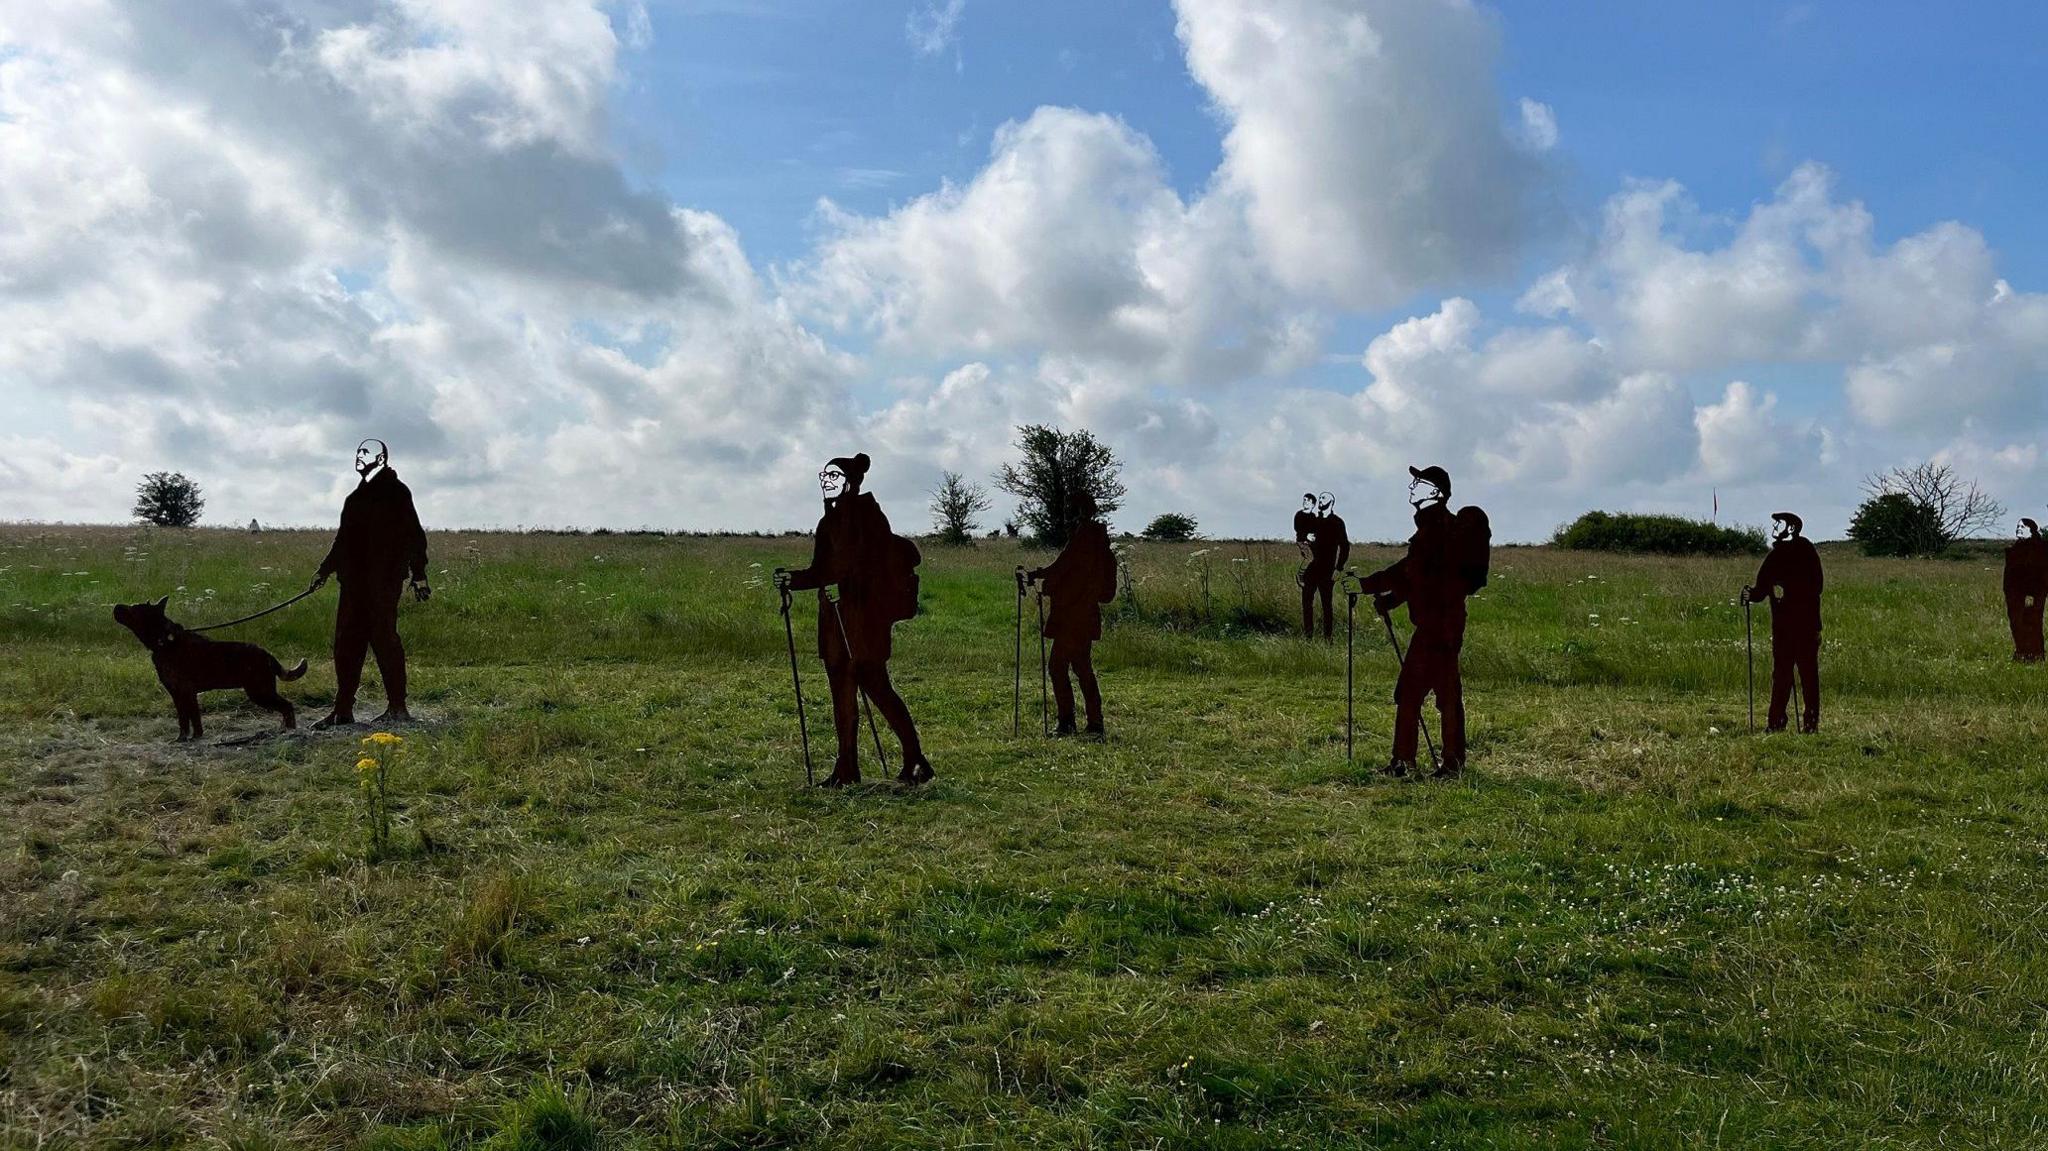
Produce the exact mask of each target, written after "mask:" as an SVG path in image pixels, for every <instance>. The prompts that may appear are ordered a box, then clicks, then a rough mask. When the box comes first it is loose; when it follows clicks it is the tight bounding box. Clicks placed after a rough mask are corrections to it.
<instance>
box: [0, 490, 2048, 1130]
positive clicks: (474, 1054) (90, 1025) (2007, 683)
mask: <svg viewBox="0 0 2048 1151" xmlns="http://www.w3.org/2000/svg"><path fill="white" fill-rule="evenodd" d="M324 544H325V541H324V539H323V538H320V537H318V536H315V535H312V534H300V533H266V534H263V535H260V536H250V535H245V534H241V533H226V532H196V533H147V532H136V531H130V530H125V529H41V528H21V527H17V528H5V529H0V723H4V725H5V733H4V734H0V812H4V814H0V1146H7V1147H15V1146H19V1147H34V1146H138V1147H139V1146H175V1145H180V1144H190V1145H199V1146H227V1147H249V1148H256V1147H301V1146H302V1147H334V1146H363V1147H378V1148H443V1147H463V1146H488V1147H519V1148H527V1147H584V1146H607V1147H698V1146H731V1147H754V1146H777V1145H807V1146H834V1147H868V1146H967V1145H975V1146H987V1145H998V1146H1023V1145H1062V1146H1103V1147H1110V1146H1171V1147H1187V1146H1194V1147H1268V1146H1279V1147H1288V1146H1295V1147H1343V1146H1359V1147H1367V1146H1370V1147H1418V1148H1419V1147H1430V1146H1438V1147H1444V1146H1475V1147H1501V1148H1508V1147H1516V1148H1520V1147H1579V1146H1599V1147H1712V1146H1728V1147H1736V1146H1803V1147H1828V1148H1835V1147H1845V1146H1902V1147H1903V1146H1968V1147H2016V1148H2017V1147H2030V1146H2039V1145H2041V1144H2042V1142H2043V1141H2044V1139H2048V1120H2044V1118H2043V1116H2044V1115H2048V1039H2044V1038H2043V1036H2044V1033H2048V1032H2044V1026H2043V1025H2044V1021H2048V1020H2044V1013H2048V1008H2044V1004H2048V955H2044V950H2048V948H2044V938H2043V927H2042V919H2041V916H2042V912H2043V909H2044V907H2048V879H2044V876H2048V870H2044V865H2048V819H2044V815H2048V770H2044V764H2043V758H2042V755H2041V753H2040V746H2041V739H2042V736H2043V732H2044V723H2043V719H2042V704H2043V702H2044V700H2048V686H2044V681H2043V678H2042V674H2041V671H2040V669H2038V668H2027V667H2017V666H2014V665H2012V664H2011V663H2009V662H2008V661H2007V659H2006V655H2007V652H2008V646H2007V641H2006V639H2005V636H2004V630H2003V618H2002V614H2001V612H2000V603H1999V599H1998V575H1997V572H1996V571H1995V570H1989V569H1987V568H1986V567H1985V565H1984V564H1983V563H1981V562H1970V563H1958V562H1943V561H1874V560H1864V559H1859V558H1855V557H1853V556H1850V555H1847V554H1843V553H1838V552H1835V551H1833V550H1830V551H1829V552H1828V554H1827V557H1826V558H1827V562H1828V564H1829V568H1828V576H1829V584H1828V586H1829V597H1828V607H1827V640H1826V648H1825V650H1824V653H1823V657H1822V658H1823V668H1824V673H1825V675H1826V677H1827V683H1828V699H1827V712H1826V716H1825V719H1824V731H1823V734H1821V735H1820V736H1818V737H1813V738H1800V737H1773V738H1768V739H1766V738H1756V739H1751V738H1749V737H1748V736H1747V735H1746V734H1745V733H1744V731H1743V728H1744V723H1745V717H1744V703H1743V693H1742V688H1743V663H1742V654H1743V653H1742V621H1741V614H1740V613H1741V609H1740V608H1739V607H1738V606H1736V604H1735V602H1734V593H1735V590H1736V589H1737V588H1739V587H1740V586H1741V584H1742V583H1743V582H1744V581H1745V579H1746V577H1747V575H1748V574H1749V571H1750V567H1751V565H1750V563H1749V562H1748V561H1743V560H1729V561H1721V560H1671V559H1649V558H1640V559H1639V558H1621V557H1605V556H1603V557H1591V556H1587V555H1584V554H1572V553H1554V552H1551V551H1548V550H1546V549H1502V550H1501V551H1499V552H1498V553H1497V554H1496V557H1495V578H1494V581H1493V583H1492V585H1491V586H1490V587H1489V588H1488V589H1487V590H1486V592H1484V593H1483V594H1482V596H1481V597H1479V598H1478V599H1477V600H1476V601H1475V602H1474V605H1473V623H1472V627H1471V632H1470V639H1469V645H1468V660H1467V691H1468V698H1469V701H1470V707H1471V711H1472V729H1473V737H1474V752H1473V755H1474V759H1473V770H1472V772H1471V773H1470V776H1469V778H1468V779H1466V780H1465V781H1462V782H1459V783H1456V784H1419V783H1390V782H1385V781H1382V780H1380V779H1378V778H1376V777H1374V776H1373V775H1372V774H1371V773H1370V771H1369V770H1367V766H1368V765H1369V764H1370V763H1371V762H1373V760H1374V759H1375V758H1376V757H1378V756H1380V755H1383V754H1384V745H1385V741H1386V736H1387V724H1388V720H1389V718H1390V717H1389V714H1388V712H1389V711H1390V708H1389V706H1388V705H1387V703H1386V696H1387V692H1388V690H1389V688H1390V685H1391V680H1392V672H1393V666H1392V657H1391V654H1390V653H1389V652H1388V651H1387V650H1386V647H1385V642H1384V639H1383V638H1378V637H1376V636H1375V635H1374V633H1373V631H1372V630H1370V628H1369V627H1368V626H1366V625H1369V624H1371V625H1373V626H1376V623H1375V622H1374V621H1372V620H1371V619H1369V618H1365V619H1361V620H1360V621H1359V623H1360V625H1361V627H1360V631H1359V633H1358V639H1359V643H1358V649H1357V659H1358V664H1357V666H1358V673H1359V681H1358V701H1359V717H1360V731H1359V745H1360V750H1361V757H1360V762H1359V763H1358V764H1355V765H1354V764H1348V763H1347V762H1346V761H1345V759H1344V755H1343V738H1342V737H1343V732H1342V726H1341V724H1342V717H1343V702H1344V701H1343V697H1342V686H1343V667H1344V664H1343V648H1342V645H1341V636H1340V644H1339V645H1338V646H1336V647H1335V648H1325V647H1322V646H1320V645H1308V644H1304V643H1303V642H1301V641H1300V640H1299V639H1298V638H1295V637H1293V636H1291V635H1289V634H1287V630H1286V629H1287V628H1289V627H1290V626H1291V625H1292V621H1293V619H1294V617H1295V614H1296V612H1297V611H1298V604H1297V603H1296V601H1295V598H1294V596H1295V593H1294V589H1293V585H1292V574H1293V556H1292V549H1291V548H1288V547H1285V546H1283V545H1264V546H1262V545H1258V544H1251V545H1229V544H1217V545H1202V544H1193V545H1187V546H1178V545H1138V546H1137V548H1136V550H1135V551H1134V552H1133V553H1132V559H1131V562H1132V567H1133V572H1134V576H1135V579H1134V581H1133V582H1134V590H1135V595H1136V599H1137V612H1136V614H1134V615H1129V616H1126V617H1125V618H1122V619H1119V620H1118V621H1117V622H1115V623H1114V624H1113V625H1112V627H1111V631H1110V634H1109V636H1108V637H1107V638H1106V640H1105V642H1104V643H1103V644H1102V646H1101V648H1100V649H1099V656H1098V664H1099V666H1100V667H1101V669H1102V672H1103V676H1104V683H1105V691H1106V692H1107V694H1108V700H1109V719H1110V725H1111V730H1112V734H1113V739H1112V740H1111V742H1110V743H1108V744H1107V745H1089V744H1072V743H1066V742H1060V743H1046V742H1042V741H1040V740H1038V739H1037V738H1036V737H1035V735H1034V734H1030V732H1029V729H1031V727H1032V725H1033V724H1034V723H1035V716H1033V715H1032V714H1031V713H1032V711H1033V709H1035V706H1036V700H1035V698H1034V696H1035V690H1034V688H1033V686H1032V684H1031V679H1032V678H1033V677H1032V674H1027V676H1026V700H1025V705H1026V727H1027V735H1026V737H1024V738H1021V739H1013V738H1012V737H1011V736H1010V734H1009V726H1010V712H1011V706H1012V699H1011V688H1012V685H1011V669H1010V665H1009V658H1010V653H1011V650H1012V646H1011V645H1012V642H1013V637H1012V634H1011V628H1012V625H1013V622H1014V614H1013V612H1014V610H1015V602H1014V600H1013V598H1012V597H1011V594H1010V585H1009V581H1008V572H1009V570H1010V568H1011V567H1012V565H1014V564H1015V563H1018V562H1033V563H1035V562H1040V561H1039V560H1038V559H1036V558H1034V557H1031V556H1029V555H1025V554H1020V552H1019V551H1018V550H1017V549H1016V548H1015V547H1014V546H1012V545H1007V544H1005V545H984V546H982V547H980V548H977V549H974V550H972V551H964V552H956V551H947V550H941V549H937V548H932V549H928V550H927V562H926V565H925V568H924V598H925V605H926V612H925V614H924V615H923V616H921V617H920V618H919V619H917V620H915V621H913V622H912V623H910V624H907V625H904V626H903V627H901V628H899V632H898V635H899V643H898V658H897V661H896V665H895V666H896V669H897V677H898V682H899V685H900V686H901V687H902V689H903V691H904V694H905V696H906V697H907V698H908V699H909V700H910V702H911V705H912V707H913V708H914V709H915V710H916V712H917V715H918V718H919V721H920V724H921V727H922V728H923V730H924V733H925V739H926V743H927V747H928V750H929V751H930V753H931V755H932V759H933V762H934V764H935V765H936V766H937V768H938V771H939V773H940V775H939V779H938V781H937V782H936V783H935V784H934V785H933V786H931V787H929V788H927V789H924V790H921V791H919V792H916V793H911V794H898V793H896V792H895V791H894V790H893V789H891V788H888V787H886V786H880V785H877V786H872V787H864V788H862V789H858V790H856V791H854V792H853V793H850V794H826V793H822V792H816V791H806V790H804V789H803V788H802V787H801V786H800V784H801V772H802V769H801V763H800V759H799V756H798V745H797V733H796V728H795V711H794V707H793V705H792V702H791V700H790V698H789V689H788V667H787V663H786V656H785V655H784V652H783V647H782V644H783V638H782V635H781V630H782V625H781V621H780V620H779V619H778V618H777V616H776V614H775V612H774V606H773V605H774V600H773V596H772V594H771V593H770V591H769V590H768V589H767V587H766V585H765V579H764V573H765V571H766V570H767V569H768V568H771V567H773V566H774V565H775V564H777V563H796V562H801V560H802V558H803V557H804V555H805V554H806V551H807V546H808V545H807V543H805V542H804V541H801V540H795V539H790V540H702V539H680V538H664V537H643V536H605V537H595V536H582V537H564V536H510V535H466V534H462V533H450V534H440V535H436V536H435V537H434V539H433V545H432V546H433V552H434V559H435V566H436V573H435V577H434V578H435V584H436V588H437V595H436V598H435V599H434V601H433V602H432V603H430V604H428V605H426V606H424V607H418V606H415V605H411V604H408V605H407V606H406V608H405V617H404V625H403V626H404V630H405V634H406V638H407V643H408V645H409V647H410V649H411V651H412V653H413V662H414V668H415V671H414V681H415V693H416V695H415V703H416V706H417V709H418V710H421V711H423V712H425V713H426V714H427V715H428V716H429V717H430V718H431V719H432V721H433V722H431V723H430V724H428V725H426V726H423V727H420V728H415V729H411V730H409V731H407V732H405V733H404V734H405V735H406V739H407V744H406V753H405V755H404V756H403V758H402V760H401V761H400V763H401V766H400V767H399V769H398V773H397V776H396V778H395V780H394V788H395V792H396V803H397V805H398V808H399V819H398V827H397V832H396V843H395V845H394V849H393V851H392V852H391V853H390V854H389V855H388V856H386V857H385V858H383V859H381V860H379V861H377V862H375V863H371V862H367V861H366V851H365V847H366V842H365V832H364V827H363V822H362V815H361V807H360V804H359V801H358V799H357V796H356V793H355V780H354V773H353V769H352V765H353V763H354V759H355V752H356V747H355V744H354V741H353V739H352V738H351V737H349V736H326V737H312V736H305V737H298V738H289V739H268V740H258V741H255V742H251V743H248V744H235V745H225V744H223V742H222V741H224V740H231V739H236V738H241V737H245V736H249V735H254V734H258V733H261V732H262V731H264V730H266V729H267V728H268V727H269V726H270V724H271V723H272V722H273V720H272V719H271V717H269V716H268V715H267V714H266V713H261V712H258V711H256V710H254V709H251V708H248V707H246V706H245V705H241V704H239V703H237V702H235V701H233V700H231V699H230V698H229V697H228V696H226V695H215V696H212V697H209V700H208V716H209V720H210V726H209V732H210V736H211V738H210V739H209V741H208V742H207V743H205V744H201V745H196V746H184V747H180V746H177V745H175V744H173V743H171V742H170V741H171V739H172V737H174V736H175V734H176V725H175V722H174V721H173V719H172V716H171V712H170V709H169V705H168V703H167V701H166V700H165V698H164V696H163V695H162V692H161V690H160V689H159V688H158V687H157V686H156V684H155V682H154V679H153V676H152V673H151V671H150V668H149V665H148V661H147V659H146V658H145V657H144V655H143V653H142V651H141V649H140V648H139V647H138V646H136V645H135V643H134V641H133V640H132V639H131V638H130V637H128V636H127V634H126V633H125V632H122V631H120V630H119V629H117V628H116V627H115V626H114V625H113V623H112V620H111V619H110V618H109V617H108V608H107V606H106V605H108V604H110V603H112V602H114V601H115V600H117V599H121V600H131V599H139V598H143V597H144V596H154V595H159V594H164V593H166V592H168V593H170V594H171V595H172V613H173V616H174V618H178V619H181V620H183V621H185V622H188V623H203V622H210V621H212V620H214V619H221V618H228V617H230V616H233V615H238V614H241V613H242V612H244V611H247V610H253V609H254V608H257V607H261V606H264V605H265V604H267V603H269V602H274V601H275V600H277V599H281V598H283V597H284V595H286V594H289V593H290V592H291V591H293V590H296V589H297V588H298V587H300V586H302V585H303V583H304V580H305V578H306V576H307V575H308V574H309V572H310V569H311V567H312V566H313V565H314V564H315V563H316V562H317V560H318V558H319V556H320V554H321V550H322V548H323V547H324ZM1392 554H1393V553H1392V552H1390V551H1387V550H1385V549H1367V550H1366V552H1365V553H1364V554H1363V555H1361V556H1360V557H1359V559H1358V560H1357V563H1358V564H1359V566H1361V567H1369V566H1371V565H1373V564H1376V563H1378V562H1381V561H1382V560H1383V559H1384V558H1386V557H1388V556H1390V555H1392ZM1237 561H1242V562H1237ZM756 565H759V566H756ZM1205 566H1206V568H1207V570H1208V574H1207V580H1208V586H1209V592H1208V596H1207V597H1206V599H1205V597H1204V596H1203V595H1202V591H1201V585H1202V574H1201V573H1202V569H1203V568H1204V567H1205ZM178 589H182V590H178ZM207 589H211V590H210V591H209V590H207ZM331 596H332V592H331V590H330V591H329V592H328V593H326V595H325V596H323V597H322V598H321V599H320V600H318V601H315V602H314V603H310V604H308V605H305V606H303V607H301V608H298V609H293V610H291V611H288V612H286V613H282V614H281V615H279V616H274V617H271V618H269V619H266V620H263V621H261V622H259V623H258V624H254V625H251V626H250V627H248V628H246V629H244V630H243V632H242V633H241V635H242V637H243V638H250V639H256V640H259V641H261V642H263V643H264V644H265V645H266V646H268V647H270V648H271V649H272V650H273V651H274V652H276V653H277V654H278V655H279V656H280V657H281V658H284V659H286V660H287V661H290V660H294V659H296V658H298V657H299V656H302V655H307V656H313V657H315V670H314V672H313V673H312V674H311V675H310V676H309V677H308V678H307V679H306V680H305V681H302V682H301V683H299V684H296V685H291V687H290V691H291V694H292V695H293V698H295V699H296V700H298V701H299V702H300V704H301V706H302V710H303V711H304V712H305V713H307V715H308V718H311V717H312V716H313V715H317V714H318V713H319V710H320V708H321V707H322V705H324V704H325V703H326V702H327V701H328V700H329V698H330V693H331V691H332V676H331V671H330V669H329V668H328V667H327V666H325V664H324V661H323V660H321V659H320V658H319V657H320V656H321V654H322V652H323V651H324V648H325V641H326V630H327V628H328V626H329V625H330V619H331V617H330V616H329V614H328V613H330V612H331V610H332V603H333V601H332V598H331ZM316 605H317V606H316ZM809 610H810V608H809V606H808V605H806V604H801V603H800V605H799V608H798V612H799V615H798V619H797V635H798V643H799V647H800V651H805V652H807V651H808V643H807V640H806V638H805V637H806V636H807V635H808V634H810V629H809V627H808V626H807V625H808V624H809V618H810V617H809V615H808V612H809ZM1758 640H1759V643H1760V644H1763V643H1766V642H1767V624H1766V623H1765V622H1764V621H1763V620H1762V619H1761V618H1760V619H1759V622H1758ZM1026 654H1027V658H1032V659H1035V648H1034V646H1033V645H1031V644H1029V643H1027V645H1026ZM1761 666H1767V664H1763V665H1761ZM803 667H804V675H805V680H806V686H807V688H809V689H810V693H811V707H812V715H813V718H814V721H815V720H816V718H817V717H819V716H820V715H822V714H823V710H824V709H823V705H824V699H823V697H822V693H821V691H820V690H819V689H821V688H822V686H823V684H822V678H821V676H820V675H819V673H818V670H817V667H816V663H815V661H814V660H813V659H812V658H811V657H809V656H808V655H805V657H804V661H803ZM372 694H373V695H374V691H373V692H372ZM372 704H373V705H374V701H372ZM813 736H814V739H816V740H823V739H827V738H829V736H828V734H827V733H826V732H825V731H824V730H823V729H822V728H821V727H818V726H815V724H814V730H813Z"/></svg>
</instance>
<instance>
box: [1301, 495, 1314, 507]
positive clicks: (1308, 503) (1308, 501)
mask: <svg viewBox="0 0 2048 1151" xmlns="http://www.w3.org/2000/svg"><path fill="white" fill-rule="evenodd" d="M1301 510H1302V511H1305V512H1313V511H1315V510H1316V498H1315V497H1314V496H1312V495H1309V494H1308V493H1307V492H1303V493H1302V495H1301Z"/></svg>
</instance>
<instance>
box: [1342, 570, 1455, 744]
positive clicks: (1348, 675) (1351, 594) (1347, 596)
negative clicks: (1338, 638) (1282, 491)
mask: <svg viewBox="0 0 2048 1151" xmlns="http://www.w3.org/2000/svg"><path fill="white" fill-rule="evenodd" d="M1361 594H1363V593H1362V592H1360V590H1359V582H1358V572H1357V571H1355V570H1353V569H1351V568H1345V569H1344V758H1345V759H1347V760H1348V759H1351V758H1352V743H1353V733H1354V731H1355V729H1356V717H1357V709H1356V708H1355V706H1354V705H1353V703H1352V698H1353V697H1352V685H1353V682H1354V676H1353V673H1352V663H1353V656H1352V651H1353V646H1354V644H1353V636H1354V635H1355V633H1356V632H1357V630H1358V597H1359V596H1360V595H1361ZM1379 617H1380V622H1381V623H1382V624H1385V625H1386V628H1387V642H1388V643H1389V644H1392V645H1393V647H1394V666H1395V667H1397V668H1405V667H1407V666H1408V656H1407V654H1406V653H1404V652H1403V651H1402V650H1401V637H1400V636H1398V635H1396V634H1395V633H1394V619H1393V617H1392V616H1390V615H1388V614H1387V613H1386V612H1380V613H1379ZM1395 682H1396V684H1397V685H1398V683H1399V680H1398V679H1397V680H1396V681H1395ZM1394 690H1395V691H1396V692H1397V693H1398V692H1399V691H1400V688H1399V687H1398V686H1396V687H1395V689H1394ZM1420 725H1421V727H1422V739H1423V742H1425V743H1427V744H1428V745H1429V766H1430V769H1431V770H1432V771H1433V770H1435V769H1436V768H1438V767H1440V766H1441V765H1442V761H1441V760H1439V759H1438V758H1437V754H1436V737H1435V736H1433V735H1431V734H1429V722H1428V720H1426V719H1425V720H1421V721H1420Z"/></svg>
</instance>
